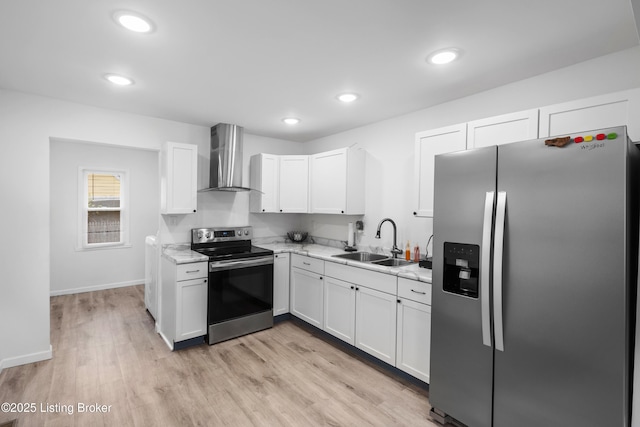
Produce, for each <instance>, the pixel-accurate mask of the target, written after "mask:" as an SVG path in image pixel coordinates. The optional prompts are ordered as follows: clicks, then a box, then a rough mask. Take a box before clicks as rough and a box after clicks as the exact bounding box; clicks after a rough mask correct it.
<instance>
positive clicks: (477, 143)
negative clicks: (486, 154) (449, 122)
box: [467, 108, 538, 149]
mask: <svg viewBox="0 0 640 427" xmlns="http://www.w3.org/2000/svg"><path fill="white" fill-rule="evenodd" d="M537 137H538V109H537V108H536V109H533V110H527V111H520V112H518V113H511V114H504V115H502V116H496V117H489V118H487V119H482V120H475V121H473V122H469V123H467V148H469V149H471V148H480V147H489V146H492V145H502V144H508V143H510V142H516V141H526V140H529V139H536V138H537Z"/></svg>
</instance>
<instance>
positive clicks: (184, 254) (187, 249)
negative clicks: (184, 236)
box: [162, 243, 209, 264]
mask: <svg viewBox="0 0 640 427" xmlns="http://www.w3.org/2000/svg"><path fill="white" fill-rule="evenodd" d="M162 256H163V257H164V258H166V259H168V260H169V261H171V262H173V263H174V264H190V263H193V262H202V261H209V257H208V256H206V255H202V254H200V253H198V252H195V251H192V250H191V245H190V244H188V243H183V244H173V245H166V246H163V248H162Z"/></svg>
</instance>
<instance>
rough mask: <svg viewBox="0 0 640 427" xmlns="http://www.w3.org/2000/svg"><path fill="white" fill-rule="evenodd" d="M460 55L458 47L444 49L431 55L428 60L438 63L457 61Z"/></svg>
mask: <svg viewBox="0 0 640 427" xmlns="http://www.w3.org/2000/svg"><path fill="white" fill-rule="evenodd" d="M458 56H460V51H459V50H458V49H443V50H439V51H437V52H434V53H432V54H431V55H429V57H428V58H427V60H428V61H429V62H430V63H432V64H436V65H443V64H448V63H450V62H452V61H455V60H456V59H457V58H458Z"/></svg>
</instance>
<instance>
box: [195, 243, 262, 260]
mask: <svg viewBox="0 0 640 427" xmlns="http://www.w3.org/2000/svg"><path fill="white" fill-rule="evenodd" d="M193 250H194V251H196V252H198V253H201V254H202V255H206V256H208V257H209V260H210V261H212V260H219V259H243V258H256V257H260V256H265V255H273V251H272V250H269V249H264V248H260V247H258V246H252V245H251V244H249V245H245V246H218V247H200V248H193Z"/></svg>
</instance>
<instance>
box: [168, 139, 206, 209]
mask: <svg viewBox="0 0 640 427" xmlns="http://www.w3.org/2000/svg"><path fill="white" fill-rule="evenodd" d="M161 157H162V160H161V166H160V168H161V180H160V187H161V192H160V212H161V213H162V214H187V213H193V212H196V209H197V207H198V199H197V191H198V147H197V146H196V145H192V144H181V143H178V142H165V143H164V145H163V146H162V152H161Z"/></svg>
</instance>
